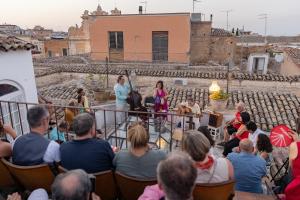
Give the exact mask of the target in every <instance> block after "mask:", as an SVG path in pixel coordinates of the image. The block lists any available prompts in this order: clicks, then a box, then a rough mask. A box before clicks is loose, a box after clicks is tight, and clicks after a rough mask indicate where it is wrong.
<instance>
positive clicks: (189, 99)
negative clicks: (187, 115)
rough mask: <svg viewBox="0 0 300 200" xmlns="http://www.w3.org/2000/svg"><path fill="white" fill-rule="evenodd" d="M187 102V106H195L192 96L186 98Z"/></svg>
mask: <svg viewBox="0 0 300 200" xmlns="http://www.w3.org/2000/svg"><path fill="white" fill-rule="evenodd" d="M187 102H188V104H189V106H194V105H195V101H194V98H193V97H192V96H188V97H187Z"/></svg>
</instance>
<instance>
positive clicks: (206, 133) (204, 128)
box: [198, 126, 215, 146]
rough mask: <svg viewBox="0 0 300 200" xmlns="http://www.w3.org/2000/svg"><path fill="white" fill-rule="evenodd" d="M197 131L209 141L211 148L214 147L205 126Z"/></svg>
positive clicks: (213, 142)
mask: <svg viewBox="0 0 300 200" xmlns="http://www.w3.org/2000/svg"><path fill="white" fill-rule="evenodd" d="M198 131H200V132H201V133H203V135H205V137H206V138H207V139H208V140H209V143H210V145H211V146H215V141H214V140H213V138H212V137H211V134H210V131H209V130H208V127H207V126H200V127H199V128H198Z"/></svg>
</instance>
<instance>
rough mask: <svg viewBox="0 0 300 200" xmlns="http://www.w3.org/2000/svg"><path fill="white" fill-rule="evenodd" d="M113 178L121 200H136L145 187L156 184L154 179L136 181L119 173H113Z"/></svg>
mask: <svg viewBox="0 0 300 200" xmlns="http://www.w3.org/2000/svg"><path fill="white" fill-rule="evenodd" d="M115 177H116V181H117V185H118V188H119V190H120V193H121V199H122V200H137V199H138V198H139V196H140V195H141V194H143V192H144V189H145V187H146V186H149V185H154V184H157V180H156V179H152V180H151V179H150V180H142V179H136V178H133V177H128V176H126V175H123V174H121V173H120V172H115Z"/></svg>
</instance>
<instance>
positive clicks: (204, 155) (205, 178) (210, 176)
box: [182, 130, 233, 183]
mask: <svg viewBox="0 0 300 200" xmlns="http://www.w3.org/2000/svg"><path fill="white" fill-rule="evenodd" d="M210 147H211V144H210V142H209V140H208V139H207V137H206V136H205V135H204V134H202V133H201V132H199V131H196V130H189V131H187V132H185V134H184V135H183V140H182V150H183V151H185V152H187V153H188V154H189V155H190V156H191V157H192V158H193V160H194V161H195V162H196V167H197V172H198V176H197V179H196V183H219V182H224V181H228V180H229V179H233V167H232V164H231V163H230V161H229V160H227V159H226V158H214V157H213V156H211V155H210V154H209V150H210Z"/></svg>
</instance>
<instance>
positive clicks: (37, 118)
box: [27, 105, 49, 128]
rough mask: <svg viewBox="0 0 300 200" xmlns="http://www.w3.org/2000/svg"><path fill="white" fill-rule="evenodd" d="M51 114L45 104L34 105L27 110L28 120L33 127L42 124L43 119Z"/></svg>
mask: <svg viewBox="0 0 300 200" xmlns="http://www.w3.org/2000/svg"><path fill="white" fill-rule="evenodd" d="M48 116H49V112H48V110H47V109H46V108H45V107H44V106H40V105H37V106H33V107H31V108H29V110H28V112H27V121H28V124H29V126H30V127H31V128H37V127H39V126H41V125H42V120H43V119H44V118H46V117H48Z"/></svg>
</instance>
